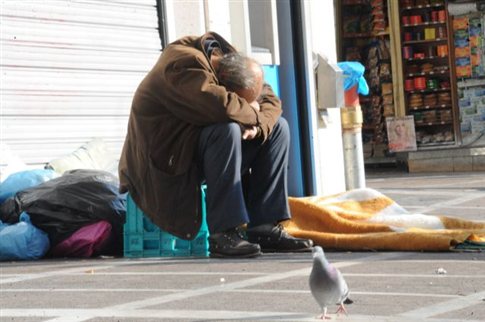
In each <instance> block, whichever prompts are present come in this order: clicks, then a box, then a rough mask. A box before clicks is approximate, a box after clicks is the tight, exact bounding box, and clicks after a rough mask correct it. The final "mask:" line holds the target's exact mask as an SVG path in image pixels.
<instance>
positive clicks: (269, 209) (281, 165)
mask: <svg viewBox="0 0 485 322" xmlns="http://www.w3.org/2000/svg"><path fill="white" fill-rule="evenodd" d="M245 145H247V146H245ZM249 146H250V147H249ZM255 146H256V147H257V152H256V153H254V152H252V151H247V150H251V149H253V150H254V147H255ZM289 147H290V131H289V128H288V123H287V122H286V120H285V119H284V118H280V119H279V121H278V123H276V125H275V126H274V128H273V131H272V132H271V134H270V135H269V137H268V139H267V140H266V142H264V143H263V144H261V141H260V140H255V141H245V142H243V154H244V156H243V158H244V161H245V162H244V163H246V160H247V157H250V158H252V160H250V161H249V162H250V165H249V166H250V168H251V174H250V175H248V176H245V179H246V180H247V182H245V185H246V186H245V188H246V193H245V194H246V206H247V210H248V213H249V217H250V222H249V226H250V227H254V226H258V225H262V224H267V223H276V222H279V221H282V220H285V219H289V218H290V211H289V206H288V188H287V179H288V152H289Z"/></svg>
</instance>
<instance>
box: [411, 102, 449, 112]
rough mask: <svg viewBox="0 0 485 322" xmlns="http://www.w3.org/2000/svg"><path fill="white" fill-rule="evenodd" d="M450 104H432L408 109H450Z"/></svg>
mask: <svg viewBox="0 0 485 322" xmlns="http://www.w3.org/2000/svg"><path fill="white" fill-rule="evenodd" d="M451 107H452V106H451V105H450V104H441V105H434V106H427V105H426V106H420V107H409V110H410V111H422V110H439V109H451Z"/></svg>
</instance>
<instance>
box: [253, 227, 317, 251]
mask: <svg viewBox="0 0 485 322" xmlns="http://www.w3.org/2000/svg"><path fill="white" fill-rule="evenodd" d="M246 235H247V236H248V241H249V242H251V243H258V244H259V245H260V246H261V250H262V251H263V252H266V253H285V252H310V251H311V250H312V246H313V241H312V240H311V239H305V238H296V237H293V236H291V235H290V234H288V233H287V232H286V231H285V229H284V228H283V226H281V224H277V225H273V224H267V225H261V226H257V227H253V228H249V229H248V230H247V231H246Z"/></svg>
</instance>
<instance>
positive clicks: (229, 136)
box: [210, 122, 241, 142]
mask: <svg viewBox="0 0 485 322" xmlns="http://www.w3.org/2000/svg"><path fill="white" fill-rule="evenodd" d="M210 128H211V131H210V138H211V140H213V141H217V142H224V141H240V140H241V128H240V126H239V125H238V124H237V123H234V122H230V123H219V124H215V125H211V126H210Z"/></svg>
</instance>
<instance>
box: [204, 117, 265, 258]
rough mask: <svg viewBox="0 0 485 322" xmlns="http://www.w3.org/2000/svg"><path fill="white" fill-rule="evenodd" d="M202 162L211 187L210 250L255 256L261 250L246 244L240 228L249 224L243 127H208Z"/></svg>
mask: <svg viewBox="0 0 485 322" xmlns="http://www.w3.org/2000/svg"><path fill="white" fill-rule="evenodd" d="M198 161H199V166H200V168H201V170H202V173H203V176H204V178H205V181H206V184H207V195H206V207H207V225H208V227H209V233H210V237H209V251H210V252H211V256H218V257H233V256H234V257H252V256H257V255H259V254H260V247H259V246H258V245H257V244H251V243H248V242H247V241H245V240H244V239H243V238H242V236H241V235H240V233H239V232H238V231H237V229H236V228H237V227H238V226H240V225H242V224H245V223H247V222H248V221H249V217H248V213H247V210H246V205H245V202H244V197H243V191H242V185H241V162H242V150H241V128H240V127H239V125H238V124H237V123H220V124H215V125H211V126H207V127H205V128H204V129H203V130H202V133H201V136H200V138H199V149H198Z"/></svg>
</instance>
